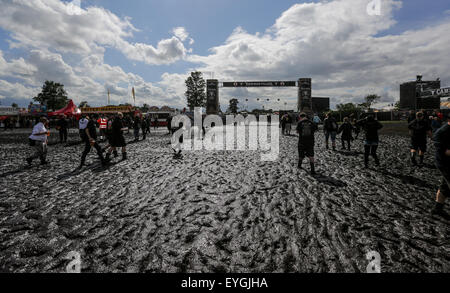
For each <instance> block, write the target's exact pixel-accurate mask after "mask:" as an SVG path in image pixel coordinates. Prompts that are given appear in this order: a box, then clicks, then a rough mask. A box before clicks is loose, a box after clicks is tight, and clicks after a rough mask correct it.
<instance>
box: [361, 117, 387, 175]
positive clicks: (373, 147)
mask: <svg viewBox="0 0 450 293" xmlns="http://www.w3.org/2000/svg"><path fill="white" fill-rule="evenodd" d="M357 124H358V125H359V126H361V128H362V130H363V131H364V133H365V136H366V137H365V141H364V166H365V168H366V169H367V168H369V156H372V157H373V158H374V160H375V165H377V166H379V165H380V160H379V158H378V155H377V150H378V145H379V142H380V139H379V136H378V131H379V130H380V129H381V128H383V125H382V124H381V123H380V122H378V121H377V120H375V117H374V116H373V115H369V116H368V117H367V118H365V119H362V120H360V121H358V122H357Z"/></svg>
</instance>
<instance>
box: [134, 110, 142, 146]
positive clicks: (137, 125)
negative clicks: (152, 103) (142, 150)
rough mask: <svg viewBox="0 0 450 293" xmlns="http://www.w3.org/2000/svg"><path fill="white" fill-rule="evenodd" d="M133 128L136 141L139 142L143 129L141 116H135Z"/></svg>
mask: <svg viewBox="0 0 450 293" xmlns="http://www.w3.org/2000/svg"><path fill="white" fill-rule="evenodd" d="M133 128H134V141H139V130H140V129H141V119H140V118H139V115H136V116H134V121H133Z"/></svg>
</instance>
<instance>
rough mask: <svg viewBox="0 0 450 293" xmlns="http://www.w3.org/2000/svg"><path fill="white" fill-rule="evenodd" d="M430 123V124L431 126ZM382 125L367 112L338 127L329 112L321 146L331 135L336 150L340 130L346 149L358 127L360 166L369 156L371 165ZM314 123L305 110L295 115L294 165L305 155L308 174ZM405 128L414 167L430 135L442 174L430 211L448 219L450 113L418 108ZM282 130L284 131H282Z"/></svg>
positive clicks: (422, 155) (422, 156)
mask: <svg viewBox="0 0 450 293" xmlns="http://www.w3.org/2000/svg"><path fill="white" fill-rule="evenodd" d="M433 124H434V126H433ZM382 128H383V125H382V124H381V123H380V122H379V121H377V120H376V119H375V117H374V116H373V115H368V116H367V117H365V118H364V119H360V120H356V119H354V120H353V123H351V122H350V118H349V117H345V118H344V122H343V123H342V124H341V125H340V126H339V125H338V123H337V121H336V119H334V117H332V116H331V115H329V114H328V115H327V116H326V118H325V120H324V121H323V129H324V133H325V147H326V149H327V150H328V149H329V140H330V138H331V143H332V148H333V151H336V138H337V135H338V134H340V133H342V135H341V141H342V149H343V150H345V149H347V150H350V149H351V141H352V140H354V138H353V133H355V134H356V137H357V136H358V135H359V133H360V131H361V130H362V131H363V132H364V134H365V138H364V166H365V168H368V167H369V158H370V156H372V157H373V159H374V161H375V165H376V166H379V165H380V160H379V158H378V155H377V150H378V146H379V143H380V140H379V134H378V132H379V130H380V129H382ZM318 129H319V128H318V123H317V122H314V120H310V119H308V117H307V115H306V114H305V113H301V114H300V116H299V122H298V124H297V133H298V137H299V142H298V157H299V161H298V167H299V168H302V164H303V160H304V159H305V157H308V158H309V162H310V166H311V174H312V175H315V174H316V170H315V165H314V163H315V158H314V140H315V135H314V133H315V132H317V131H318ZM408 129H409V131H410V132H409V133H410V136H411V164H412V166H418V165H419V164H418V163H417V159H416V158H417V153H418V155H419V159H420V165H419V166H423V163H424V156H425V153H426V151H427V144H428V141H427V137H428V138H430V139H431V140H432V141H433V143H434V145H435V149H436V154H435V165H436V167H437V168H438V169H439V171H440V173H441V175H442V182H441V185H440V187H439V190H438V192H437V195H436V203H435V206H434V208H433V210H432V214H434V215H438V216H442V217H443V218H445V219H447V220H450V215H449V214H448V213H446V212H445V211H444V204H445V200H446V198H448V197H449V196H450V113H449V114H448V116H447V117H444V116H443V115H442V114H441V115H437V114H435V116H426V113H425V112H424V111H419V112H417V113H415V114H414V116H412V115H411V117H410V119H409V120H408ZM283 133H284V132H283Z"/></svg>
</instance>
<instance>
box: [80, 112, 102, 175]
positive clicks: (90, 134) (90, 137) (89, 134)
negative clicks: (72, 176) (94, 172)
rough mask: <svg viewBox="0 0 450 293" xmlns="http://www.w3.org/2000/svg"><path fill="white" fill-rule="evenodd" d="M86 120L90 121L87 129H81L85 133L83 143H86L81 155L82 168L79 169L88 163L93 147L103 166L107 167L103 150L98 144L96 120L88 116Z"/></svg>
mask: <svg viewBox="0 0 450 293" xmlns="http://www.w3.org/2000/svg"><path fill="white" fill-rule="evenodd" d="M86 119H87V120H88V123H87V125H86V128H84V129H80V130H83V132H82V133H83V141H84V151H83V153H82V155H81V163H80V166H79V167H78V168H79V169H81V168H83V166H84V164H85V162H86V157H87V155H88V154H89V152H90V151H91V149H92V147H94V148H95V149H96V151H97V155H98V157H99V158H100V161H101V162H102V165H106V163H107V162H106V160H105V158H104V157H103V152H102V148H101V147H100V146H99V145H98V143H97V127H96V125H95V122H94V120H92V119H89V116H87V117H86Z"/></svg>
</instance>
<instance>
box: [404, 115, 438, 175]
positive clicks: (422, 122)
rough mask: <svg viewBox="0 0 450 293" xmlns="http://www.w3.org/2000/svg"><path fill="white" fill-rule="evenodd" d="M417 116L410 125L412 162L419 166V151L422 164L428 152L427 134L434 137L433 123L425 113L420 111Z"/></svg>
mask: <svg viewBox="0 0 450 293" xmlns="http://www.w3.org/2000/svg"><path fill="white" fill-rule="evenodd" d="M416 117H417V118H416V119H414V120H413V121H411V122H410V123H409V125H408V128H409V130H410V133H411V163H412V164H413V166H417V160H416V155H417V152H419V157H420V165H423V158H424V156H425V153H426V152H427V135H428V136H429V137H430V138H431V137H432V132H431V130H432V129H431V125H430V123H429V122H428V120H427V119H425V117H424V114H423V113H422V112H418V113H417V115H416Z"/></svg>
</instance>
